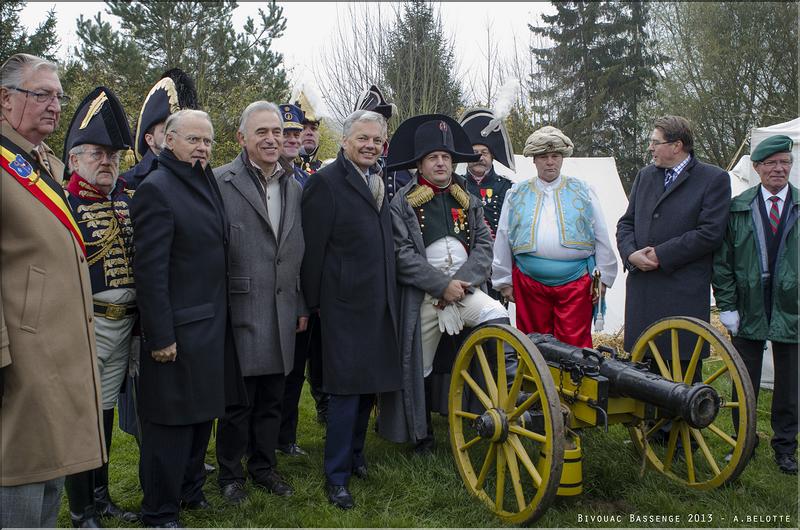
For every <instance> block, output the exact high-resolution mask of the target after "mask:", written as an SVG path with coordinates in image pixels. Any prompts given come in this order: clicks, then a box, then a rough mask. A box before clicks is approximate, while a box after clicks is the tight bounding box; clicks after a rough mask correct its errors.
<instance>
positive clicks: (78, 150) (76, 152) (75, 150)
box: [67, 144, 83, 173]
mask: <svg viewBox="0 0 800 530" xmlns="http://www.w3.org/2000/svg"><path fill="white" fill-rule="evenodd" d="M81 153H83V144H81V145H76V146H75V147H73V148H72V149H70V150H69V156H68V157H67V169H69V172H70V173H73V172H75V171H77V169H78V168H76V167H75V166H73V165H72V155H79V154H81Z"/></svg>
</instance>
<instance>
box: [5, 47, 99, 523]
mask: <svg viewBox="0 0 800 530" xmlns="http://www.w3.org/2000/svg"><path fill="white" fill-rule="evenodd" d="M0 79H2V85H0V109H1V112H2V119H1V120H0V145H1V146H2V148H1V149H0V166H2V172H0V174H1V175H2V176H1V177H0V178H2V184H0V186H1V187H2V190H3V191H2V208H0V225H2V227H3V229H2V230H0V249H1V250H0V264H2V271H3V274H2V290H0V301H2V304H0V424H1V425H2V429H0V440H1V441H0V462H2V464H1V465H0V506H1V507H2V508H0V527H3V528H11V527H54V526H55V525H56V517H57V516H58V509H59V506H60V504H61V490H62V487H63V484H64V476H66V475H69V474H73V473H80V472H83V471H88V470H91V469H95V468H98V467H100V466H101V465H102V464H103V462H104V461H105V446H104V443H103V430H102V429H103V427H102V426H103V423H102V420H101V412H100V411H101V407H100V403H101V402H100V379H99V376H98V369H97V356H96V352H95V340H94V331H93V320H94V316H93V311H92V291H91V282H90V280H89V268H88V267H87V265H86V247H85V244H84V241H83V236H82V235H81V231H80V229H79V228H78V225H77V223H76V222H75V219H74V217H73V214H72V211H71V210H70V208H69V205H68V203H67V200H66V197H65V196H64V194H63V190H62V187H61V176H62V174H63V172H64V166H63V164H62V163H61V161H60V160H58V158H57V157H56V156H55V155H54V154H53V152H52V151H51V150H50V148H49V147H48V146H47V145H46V144H45V143H44V140H45V138H47V137H48V136H50V135H51V134H52V133H53V131H54V130H55V129H56V127H57V126H58V120H59V117H60V116H61V104H62V103H64V102H66V101H67V100H68V99H69V98H68V97H67V96H66V95H65V94H64V91H63V90H62V88H61V82H60V81H59V79H58V67H57V66H56V65H55V64H53V63H51V62H48V61H45V60H44V59H41V58H39V57H34V56H32V55H27V54H16V55H12V56H11V57H10V58H9V59H8V60H7V61H6V62H5V63H3V66H2V67H0Z"/></svg>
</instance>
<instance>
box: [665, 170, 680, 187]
mask: <svg viewBox="0 0 800 530" xmlns="http://www.w3.org/2000/svg"><path fill="white" fill-rule="evenodd" d="M677 176H678V173H677V172H676V171H675V170H674V169H667V170H666V171H664V189H665V190H668V189H669V187H670V186H671V185H672V183H673V182H675V177H677Z"/></svg>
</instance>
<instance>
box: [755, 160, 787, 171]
mask: <svg viewBox="0 0 800 530" xmlns="http://www.w3.org/2000/svg"><path fill="white" fill-rule="evenodd" d="M761 165H762V166H764V167H768V168H769V169H774V168H776V167H778V166H779V165H780V167H792V161H791V160H770V161H768V162H761Z"/></svg>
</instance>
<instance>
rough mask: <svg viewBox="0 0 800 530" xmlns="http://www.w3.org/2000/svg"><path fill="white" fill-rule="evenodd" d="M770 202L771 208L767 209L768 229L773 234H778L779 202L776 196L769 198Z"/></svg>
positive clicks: (779, 219) (779, 220)
mask: <svg viewBox="0 0 800 530" xmlns="http://www.w3.org/2000/svg"><path fill="white" fill-rule="evenodd" d="M769 200H771V201H772V206H771V207H770V209H769V227H770V228H771V229H772V233H773V234H777V233H778V224H779V223H780V222H781V215H780V212H778V201H779V200H781V198H780V197H778V196H777V195H773V196H772V197H770V198H769Z"/></svg>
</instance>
